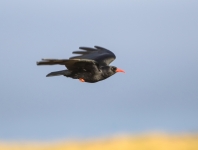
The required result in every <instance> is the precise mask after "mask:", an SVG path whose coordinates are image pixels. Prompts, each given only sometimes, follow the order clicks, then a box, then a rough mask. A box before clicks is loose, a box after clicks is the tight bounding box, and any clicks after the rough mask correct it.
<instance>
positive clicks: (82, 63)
mask: <svg viewBox="0 0 198 150" xmlns="http://www.w3.org/2000/svg"><path fill="white" fill-rule="evenodd" d="M73 54H80V55H78V56H74V57H70V58H69V59H42V60H41V61H39V62H37V65H65V66H66V68H67V69H68V70H61V71H55V72H51V73H49V74H47V75H46V77H52V76H59V75H63V76H66V77H70V78H73V79H79V80H80V81H81V82H89V83H95V82H98V81H101V80H104V79H106V78H108V77H110V76H112V75H114V74H115V73H117V72H123V73H124V70H122V69H119V68H117V67H115V66H109V64H110V63H111V62H112V61H114V60H115V59H116V56H115V54H114V53H113V52H111V51H110V50H108V49H106V48H103V47H100V46H94V48H90V47H79V51H74V52H73Z"/></svg>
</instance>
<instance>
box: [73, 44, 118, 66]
mask: <svg viewBox="0 0 198 150" xmlns="http://www.w3.org/2000/svg"><path fill="white" fill-rule="evenodd" d="M94 47H95V48H90V47H79V49H80V50H83V51H74V52H73V54H81V55H80V56H74V57H71V58H70V60H72V59H91V60H94V61H96V62H97V63H98V64H99V65H100V66H108V65H109V64H110V63H111V62H112V61H114V60H115V59H116V56H115V54H114V53H113V52H111V51H110V50H108V49H106V48H103V47H100V46H94Z"/></svg>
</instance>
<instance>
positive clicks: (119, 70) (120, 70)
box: [116, 68, 125, 73]
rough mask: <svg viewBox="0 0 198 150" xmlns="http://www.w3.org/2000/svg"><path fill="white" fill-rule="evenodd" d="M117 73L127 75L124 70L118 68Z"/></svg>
mask: <svg viewBox="0 0 198 150" xmlns="http://www.w3.org/2000/svg"><path fill="white" fill-rule="evenodd" d="M116 72H123V73H125V71H124V70H122V69H119V68H117V69H116Z"/></svg>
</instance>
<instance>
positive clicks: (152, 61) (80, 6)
mask: <svg viewBox="0 0 198 150" xmlns="http://www.w3.org/2000/svg"><path fill="white" fill-rule="evenodd" d="M197 8H198V1H196V0H194V1H193V0H189V1H184V0H183V1H182V0H178V1H177V0H175V1H172V0H168V1H167V0H166V1H154V0H151V1H146V0H145V1H143V0H142V1H139V0H133V1H132V0H131V1H129V0H122V1H121V0H119V1H118V0H114V1H110V0H95V1H88V0H87V1H85V0H84V1H69V0H68V1H65V0H56V1H52V0H51V1H49V0H35V1H25V0H18V1H14V0H6V1H2V0H1V1H0V20H1V23H0V68H1V71H0V76H1V78H0V140H58V139H69V138H92V137H104V136H111V135H117V134H123V133H124V134H134V133H144V132H151V131H156V130H157V131H164V132H170V133H178V132H179V133H183V132H197V131H198V119H197V115H198V42H197V41H198V9H197ZM94 45H99V46H102V47H105V48H108V49H110V50H112V51H113V52H114V53H115V54H116V56H117V59H116V60H115V61H114V62H113V63H112V65H114V66H117V67H119V68H121V69H124V70H125V71H126V74H122V73H118V74H116V75H114V76H112V77H111V78H109V79H107V80H104V81H102V82H98V83H95V84H90V83H81V82H79V81H78V80H73V79H69V78H65V77H53V78H46V77H45V75H46V74H48V73H49V72H51V71H57V70H62V69H64V66H41V67H40V66H39V67H38V66H36V61H38V60H40V59H41V58H43V57H48V58H69V57H70V56H72V53H71V52H72V51H74V50H77V49H78V47H79V46H91V47H92V46H94Z"/></svg>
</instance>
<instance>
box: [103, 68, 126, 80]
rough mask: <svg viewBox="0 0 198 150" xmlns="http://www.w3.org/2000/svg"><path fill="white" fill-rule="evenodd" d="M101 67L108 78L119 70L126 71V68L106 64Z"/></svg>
mask: <svg viewBox="0 0 198 150" xmlns="http://www.w3.org/2000/svg"><path fill="white" fill-rule="evenodd" d="M101 69H102V72H103V75H104V76H105V77H106V78H108V77H110V76H112V75H114V74H115V73H117V72H123V73H125V72H124V70H122V69H119V68H117V67H115V66H105V67H102V68H101Z"/></svg>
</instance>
